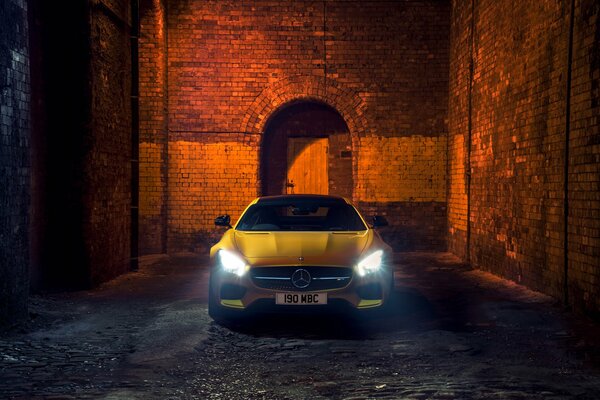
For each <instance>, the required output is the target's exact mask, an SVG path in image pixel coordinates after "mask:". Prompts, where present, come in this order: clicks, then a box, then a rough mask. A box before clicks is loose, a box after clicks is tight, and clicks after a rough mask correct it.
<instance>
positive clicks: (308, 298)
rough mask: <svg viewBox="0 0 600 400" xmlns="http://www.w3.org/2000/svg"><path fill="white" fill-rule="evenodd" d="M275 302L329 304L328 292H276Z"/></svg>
mask: <svg viewBox="0 0 600 400" xmlns="http://www.w3.org/2000/svg"><path fill="white" fill-rule="evenodd" d="M275 304H279V305H303V306H320V305H325V304H327V293H276V294H275Z"/></svg>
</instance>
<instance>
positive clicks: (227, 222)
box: [215, 214, 231, 228]
mask: <svg viewBox="0 0 600 400" xmlns="http://www.w3.org/2000/svg"><path fill="white" fill-rule="evenodd" d="M215 225H216V226H226V227H228V228H231V217H230V216H229V215H228V214H225V215H220V216H218V217H217V218H215Z"/></svg>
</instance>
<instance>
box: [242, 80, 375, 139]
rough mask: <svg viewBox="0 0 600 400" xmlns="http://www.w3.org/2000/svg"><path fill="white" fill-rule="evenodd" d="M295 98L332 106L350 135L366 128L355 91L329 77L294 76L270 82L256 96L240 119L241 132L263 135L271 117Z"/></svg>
mask: <svg viewBox="0 0 600 400" xmlns="http://www.w3.org/2000/svg"><path fill="white" fill-rule="evenodd" d="M296 100H316V101H320V102H323V103H326V104H328V105H329V106H331V107H333V108H334V109H335V110H336V111H337V112H339V113H340V114H341V116H342V117H343V118H344V121H345V122H346V124H347V125H348V130H349V131H350V134H351V135H352V136H359V135H361V134H362V133H364V132H365V131H366V126H367V125H366V121H365V117H364V116H365V108H366V104H365V102H364V101H363V100H362V99H361V98H360V97H359V96H358V94H357V93H355V92H354V91H351V90H348V89H346V88H343V87H341V86H340V85H339V83H338V82H336V81H334V80H331V79H327V83H324V81H323V79H316V78H313V77H309V76H304V75H295V76H291V77H287V78H284V79H281V80H279V81H276V82H274V83H272V84H271V85H270V86H269V87H267V88H265V89H264V90H263V91H262V92H261V93H260V94H259V95H258V96H257V97H256V99H255V100H254V101H253V102H252V104H251V105H250V107H249V108H248V111H247V112H246V115H245V117H244V119H243V120H242V125H241V132H245V133H254V134H262V133H263V132H264V130H265V128H266V125H267V122H268V121H269V119H270V116H271V115H273V113H274V112H276V111H277V110H279V109H280V108H281V106H283V105H285V104H287V103H289V102H292V101H296Z"/></svg>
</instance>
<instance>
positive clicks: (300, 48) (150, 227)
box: [140, 0, 449, 252]
mask: <svg viewBox="0 0 600 400" xmlns="http://www.w3.org/2000/svg"><path fill="white" fill-rule="evenodd" d="M166 9H167V36H168V38H167V54H168V56H167V59H168V62H167V69H168V73H167V81H168V85H167V86H168V93H167V97H168V121H167V123H168V137H169V143H168V147H169V151H168V166H169V172H168V196H167V197H168V200H167V202H168V207H167V210H165V211H162V212H161V214H160V215H159V214H158V212H159V211H158V205H159V204H160V203H161V201H162V200H158V199H157V200H156V201H154V200H152V199H155V198H157V197H156V195H153V194H151V193H149V191H150V188H152V187H153V186H154V185H153V184H152V183H151V182H150V181H152V182H159V181H160V180H159V178H158V175H157V174H156V173H148V174H147V176H148V178H146V177H145V176H144V175H142V176H141V179H142V180H144V179H146V180H147V182H146V183H144V182H141V183H140V185H141V186H142V187H144V186H146V187H148V188H149V189H148V190H147V191H146V193H145V194H144V192H142V193H141V196H146V199H144V198H142V199H141V202H142V204H143V203H144V202H146V203H147V204H148V207H147V210H146V211H145V214H146V215H147V216H148V218H146V219H144V217H143V216H142V217H141V223H142V225H141V226H140V229H141V241H142V245H141V248H142V249H146V251H147V252H150V251H155V250H157V248H158V247H157V246H156V245H154V244H153V243H155V240H154V239H153V235H154V236H156V235H155V234H154V233H152V232H156V231H157V229H158V228H157V224H154V223H153V222H152V221H151V218H156V219H155V220H156V221H159V219H160V218H161V217H164V216H165V215H167V218H168V236H169V238H168V243H169V248H168V250H169V251H178V250H186V249H190V248H192V249H193V248H194V246H195V245H194V243H197V242H203V241H207V239H198V238H202V237H206V238H207V237H210V236H214V227H213V226H212V218H213V216H214V215H215V212H217V211H218V212H224V211H225V209H226V208H227V209H231V210H232V211H233V212H234V214H237V213H239V211H241V209H242V207H243V205H244V204H245V203H246V202H248V201H250V200H251V198H252V197H254V196H256V195H258V194H260V187H261V186H260V182H259V175H260V174H259V169H260V168H259V160H260V157H259V153H260V143H261V141H260V138H261V136H262V134H263V132H264V130H265V129H266V123H267V121H268V120H270V117H272V116H273V115H274V113H276V112H277V111H278V110H279V109H280V108H281V107H282V106H284V105H285V104H286V103H288V102H292V101H296V100H303V99H304V100H317V101H321V102H324V103H326V104H328V105H330V106H331V107H333V108H334V109H335V110H336V111H337V112H339V113H340V115H341V116H342V117H343V119H344V121H345V122H346V124H347V126H348V130H349V134H350V137H351V151H352V156H353V158H352V162H351V165H349V167H348V168H349V169H350V172H349V173H351V174H352V181H353V188H352V190H351V191H350V193H351V196H352V197H353V199H354V200H355V201H356V202H357V203H361V202H366V203H368V205H369V212H377V213H386V212H387V213H389V214H391V216H392V220H393V219H394V216H396V215H397V216H398V220H403V221H407V220H408V222H407V223H405V224H404V226H407V224H408V225H413V226H422V227H423V229H420V230H417V231H416V232H424V231H427V232H428V233H427V235H424V236H422V237H417V238H416V239H415V240H416V241H417V242H418V243H420V244H423V243H430V244H431V243H435V245H434V247H436V248H445V244H444V243H445V236H444V233H443V232H444V231H445V226H446V215H445V195H444V194H445V190H446V189H445V179H444V177H443V174H444V172H443V171H444V168H445V164H446V158H445V154H444V153H443V152H441V153H439V152H435V151H433V152H432V149H433V148H435V149H438V148H445V135H446V130H447V129H446V114H447V113H446V108H447V100H448V98H447V93H448V92H447V85H448V46H449V42H448V32H449V7H448V4H447V3H446V2H440V1H410V0H406V1H398V2H380V1H363V2H348V1H327V2H323V1H274V0H272V1H266V0H260V1H254V2H239V1H232V0H230V1H224V0H221V1H199V0H196V1H195V0H190V1H169V2H167V7H166ZM155 26H156V24H154V25H152V23H147V24H146V25H145V28H144V26H143V32H142V35H143V37H146V38H154V37H155V31H156V28H155ZM150 42H152V40H149V43H150ZM153 46H154V45H153ZM159 48H160V46H154V47H152V48H151V47H150V46H148V47H147V48H146V52H147V53H146V55H145V56H143V57H142V59H141V60H142V73H143V74H145V75H148V74H149V73H151V72H149V71H153V70H155V69H156V68H157V67H156V62H155V60H154V58H153V57H152V55H153V54H155V53H154V52H155V51H156V49H159ZM146 84H147V86H148V88H149V89H147V90H148V91H150V90H153V89H150V88H151V87H154V86H153V83H152V80H150V81H149V82H147V83H146ZM154 85H159V79H157V80H154ZM155 93H158V91H157V92H155ZM142 96H143V97H142V102H144V101H146V102H147V104H150V103H152V101H154V100H152V99H148V98H144V94H142ZM156 100H157V101H158V98H156ZM152 107H153V108H152ZM159 107H160V106H159V105H155V106H151V108H152V109H153V110H154V111H153V112H156V111H157V110H158V109H159ZM152 119H153V121H155V122H156V121H158V117H156V118H155V116H153V117H152ZM145 129H146V131H147V132H150V130H151V129H150V128H145ZM155 132H157V131H155ZM245 136H248V139H242V138H244V137H245ZM379 137H382V138H387V139H386V140H388V139H389V140H388V141H386V143H382V144H381V146H380V147H381V151H382V154H383V155H384V156H383V157H372V156H371V155H369V154H371V153H368V152H367V153H365V155H366V156H365V157H366V158H365V160H366V161H361V157H362V156H361V155H362V154H363V146H366V147H365V149H366V150H369V149H370V148H369V146H370V143H371V142H373V141H376V140H377V138H379ZM179 138H184V139H179ZM215 138H218V139H219V140H226V141H227V143H229V144H228V145H229V146H233V147H232V151H240V152H241V154H243V157H242V164H241V165H240V166H239V167H238V166H236V165H235V159H228V158H227V157H225V158H224V159H227V160H229V161H228V163H229V164H227V168H225V164H223V161H222V160H221V159H220V158H219V156H218V155H216V154H215V153H214V152H215V151H217V150H218V151H221V150H223V149H221V148H215V149H212V148H211V149H209V148H208V147H209V146H211V145H212V144H213V142H212V141H213V140H216V139H215ZM226 138H229V139H226ZM400 138H405V139H402V140H400ZM399 142H402V145H398V143H399ZM413 142H414V143H416V144H420V143H431V144H432V146H434V147H432V148H426V147H417V148H419V149H421V150H424V152H423V153H421V152H420V151H413V152H409V153H406V152H405V150H406V146H407V145H408V143H413ZM218 143H221V142H218ZM236 143H237V144H236ZM154 151H155V152H158V151H159V150H154ZM209 154H215V157H217V158H216V159H215V161H214V163H216V164H214V167H213V164H211V163H209V162H208V161H207V159H204V158H202V157H207V156H209ZM407 154H410V157H411V158H410V162H409V163H408V164H407V163H406V162H407V160H408V158H407ZM432 154H433V156H432ZM201 155H202V156H201ZM173 157H178V160H179V161H177V162H175V161H174V159H173ZM210 157H213V156H210ZM432 157H433V158H432ZM155 160H159V159H158V158H155ZM384 160H386V161H384ZM390 162H391V164H390ZM432 162H433V164H435V168H434V171H436V172H434V173H432V174H425V173H424V172H423V171H424V170H426V169H427V168H429V167H430V165H431V163H432ZM142 163H143V161H142ZM152 163H153V161H152V162H150V161H149V162H147V163H146V166H144V165H142V166H141V169H142V170H144V168H154V169H155V170H156V169H157V168H158V164H154V165H155V167H151V166H150V165H151V164H152ZM180 164H185V169H186V171H188V172H185V174H189V175H179V179H180V181H177V183H176V182H172V179H175V176H176V174H177V173H180V174H182V173H183V172H178V171H173V168H175V166H176V165H180ZM390 165H392V166H393V167H392V168H391V169H390ZM359 166H360V169H359ZM408 166H410V168H411V169H412V168H414V171H415V173H414V174H412V173H411V169H408V170H407V168H408ZM396 170H398V171H402V173H401V174H398V175H395V174H394V172H395V171H396ZM440 170H441V171H442V172H441V176H440V175H439V173H438V172H437V171H440ZM210 171H214V174H213V175H210V173H212V172H210ZM390 173H391V174H393V175H394V176H393V179H392V180H391V184H390V185H387V186H386V185H383V186H381V185H380V186H377V185H375V186H373V179H375V180H380V181H381V182H387V181H388V180H389V178H390V176H389V174H390ZM239 174H242V177H240V176H239ZM367 182H371V183H367ZM408 186H410V187H411V188H412V189H414V190H413V192H411V193H417V195H416V196H413V195H412V194H411V193H408V192H409V190H406V187H408ZM189 187H194V188H196V189H195V191H190V190H189V189H188V188H189ZM365 187H374V188H375V187H376V188H379V189H380V190H378V191H375V192H373V191H371V192H368V191H369V190H370V189H364V188H365ZM419 187H422V188H423V193H427V194H424V195H421V194H420V191H419ZM381 188H383V189H381ZM240 189H242V192H241V194H239V196H238V197H239V198H238V199H236V200H234V199H235V197H234V198H230V195H231V193H236V196H237V192H235V191H237V190H240ZM367 192H368V193H367ZM382 192H385V193H382ZM432 192H435V195H434V196H432V195H431V193H432ZM440 193H441V194H440ZM380 194H381V196H379V195H380ZM153 196H154V197H153ZM223 196H225V198H227V199H228V202H229V203H230V204H229V203H228V205H227V207H224V206H223V203H222V201H221V198H222V197H223ZM175 199H177V200H175ZM432 209H436V210H437V212H435V213H433V214H429V215H428V210H432ZM141 211H142V210H141ZM152 213H155V214H152ZM411 215H414V218H413V217H410V216H411ZM235 216H236V215H234V217H235ZM398 229H404V228H403V226H402V224H399V225H398ZM436 232H437V233H436ZM432 236H436V237H435V238H431V237H432ZM397 244H398V246H397V247H398V248H410V246H407V245H406V243H397ZM425 247H428V248H432V247H431V246H427V245H425Z"/></svg>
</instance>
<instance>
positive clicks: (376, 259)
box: [356, 250, 383, 276]
mask: <svg viewBox="0 0 600 400" xmlns="http://www.w3.org/2000/svg"><path fill="white" fill-rule="evenodd" d="M382 260H383V250H377V251H375V252H373V253H371V254H369V255H368V256H366V257H365V258H363V259H362V260H360V262H359V263H358V264H357V265H356V272H358V275H359V276H365V275H367V274H370V273H373V272H377V271H379V269H380V268H381V262H382Z"/></svg>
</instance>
